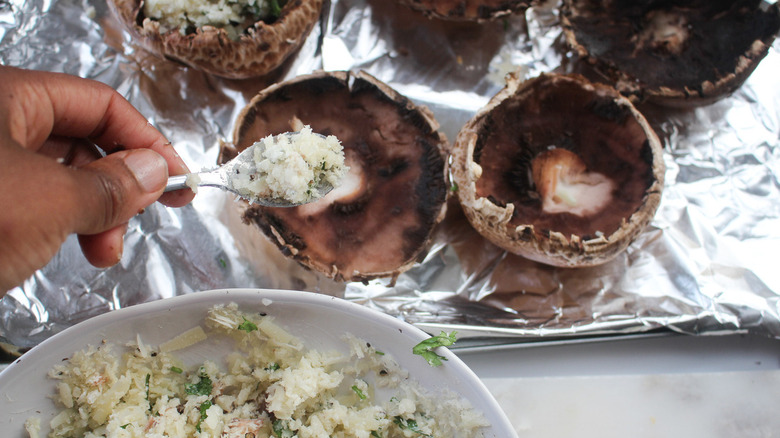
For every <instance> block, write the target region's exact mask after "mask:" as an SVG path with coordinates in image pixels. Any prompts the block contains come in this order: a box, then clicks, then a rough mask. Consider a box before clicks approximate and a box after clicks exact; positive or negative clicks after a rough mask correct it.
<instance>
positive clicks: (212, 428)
mask: <svg viewBox="0 0 780 438" xmlns="http://www.w3.org/2000/svg"><path fill="white" fill-rule="evenodd" d="M204 325H205V332H206V334H207V335H208V336H209V337H214V336H218V337H221V338H218V339H219V340H220V342H223V341H224V340H222V338H226V339H227V340H228V341H229V339H232V341H233V342H234V344H235V351H234V352H233V353H231V354H229V355H228V356H227V357H225V358H224V359H225V360H224V363H221V364H220V363H218V362H217V361H216V358H215V360H214V361H211V360H207V361H205V362H203V364H202V365H201V366H198V367H195V368H187V367H185V366H184V365H183V364H182V363H181V362H180V361H179V360H178V359H177V358H176V357H175V356H174V355H173V353H168V352H162V351H160V349H159V348H154V347H152V346H150V345H147V344H144V343H143V342H142V340H141V339H138V340H137V341H136V342H134V343H132V344H131V345H129V346H128V347H127V348H125V350H128V351H126V352H125V353H124V354H123V355H121V356H120V355H119V354H118V353H117V350H118V349H120V348H119V347H117V346H113V345H111V344H105V345H101V346H99V347H90V348H88V349H86V350H84V351H80V352H77V353H76V354H74V355H73V357H71V358H70V359H69V360H68V361H67V362H66V363H63V364H62V365H59V366H57V367H55V368H54V369H53V370H52V371H51V372H50V377H52V378H53V379H56V381H57V385H56V388H57V391H56V395H55V397H54V399H55V402H56V403H57V404H58V405H59V406H61V408H62V410H61V412H60V413H59V414H58V415H56V416H55V417H54V418H53V420H52V421H51V432H50V433H49V437H62V438H69V437H79V438H82V437H83V438H97V437H111V438H114V437H116V438H131V437H149V438H157V437H177V438H188V437H194V438H207V437H209V438H246V437H254V438H260V437H279V438H290V437H299V438H314V437H316V438H352V437H354V438H376V437H379V438H400V437H405V438H409V437H441V438H443V437H448V438H449V437H452V438H459V437H463V438H465V437H469V438H472V437H473V438H476V437H482V436H483V434H482V432H481V430H482V428H483V427H485V426H488V424H487V422H486V420H485V418H484V416H482V415H481V414H480V413H478V412H476V411H475V410H474V409H473V408H472V407H471V406H470V405H469V404H468V402H466V401H464V400H462V399H461V398H460V397H458V396H456V395H455V394H454V393H451V392H446V393H440V394H435V395H431V394H428V393H425V392H424V391H423V390H422V389H421V387H420V385H419V384H418V383H417V382H415V381H414V380H413V379H410V378H409V376H408V373H407V372H406V371H405V370H403V369H401V368H400V367H399V366H398V365H397V363H396V362H394V360H393V359H392V358H391V357H389V356H388V355H385V354H382V353H381V352H380V351H378V350H376V349H375V348H374V347H372V346H370V345H368V344H367V343H366V342H365V341H363V340H360V339H358V338H356V337H354V336H352V335H345V336H344V338H343V340H344V342H346V344H347V345H348V346H349V351H350V353H349V355H344V354H342V353H340V352H337V351H318V350H314V349H307V348H305V346H304V345H303V343H302V342H301V340H300V339H298V338H297V337H295V336H293V335H292V334H290V333H289V332H287V331H286V330H285V329H284V328H282V327H280V326H279V325H277V324H275V323H274V322H273V318H272V317H270V316H262V315H258V314H246V313H243V312H241V311H239V309H238V307H237V306H236V305H235V304H231V305H228V306H216V307H214V308H212V309H211V310H210V311H209V312H208V316H207V318H206V321H205V323H204ZM29 426H30V427H29V428H28V429H29V430H30V432H31V436H35V435H34V434H35V433H37V428H36V426H37V424H36V422H35V421H29Z"/></svg>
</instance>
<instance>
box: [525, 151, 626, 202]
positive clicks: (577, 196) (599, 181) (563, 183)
mask: <svg viewBox="0 0 780 438" xmlns="http://www.w3.org/2000/svg"><path fill="white" fill-rule="evenodd" d="M531 175H532V178H533V181H534V184H535V185H536V190H537V192H538V193H539V196H540V197H541V199H542V210H543V211H544V212H545V213H571V214H575V215H577V216H585V215H588V214H592V213H596V212H598V211H600V210H601V209H602V208H604V207H605V206H606V205H608V204H609V201H610V200H611V199H612V190H613V188H614V185H613V183H612V181H611V180H610V179H609V178H608V177H606V176H604V175H602V174H600V173H597V172H588V169H587V166H586V165H585V163H584V162H583V161H582V159H581V158H580V157H579V156H578V155H577V154H575V153H574V152H571V151H569V150H567V149H562V148H556V147H552V148H550V149H548V150H546V151H544V152H542V153H541V154H539V155H537V156H536V158H534V159H533V161H532V163H531Z"/></svg>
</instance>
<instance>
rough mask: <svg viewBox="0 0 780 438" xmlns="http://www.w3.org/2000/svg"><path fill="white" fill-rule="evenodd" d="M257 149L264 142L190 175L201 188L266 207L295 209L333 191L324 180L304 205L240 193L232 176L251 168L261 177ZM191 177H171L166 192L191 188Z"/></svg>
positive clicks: (275, 138) (276, 136) (315, 187)
mask: <svg viewBox="0 0 780 438" xmlns="http://www.w3.org/2000/svg"><path fill="white" fill-rule="evenodd" d="M296 133H297V132H284V133H282V134H278V135H275V136H274V137H273V139H274V140H278V139H279V137H281V136H292V135H294V134H296ZM314 134H315V135H316V136H317V137H318V138H321V139H322V140H324V139H325V136H324V135H322V134H317V133H314ZM256 148H265V146H264V145H263V143H262V142H256V143H255V144H253V145H252V146H250V147H248V148H246V149H244V150H243V151H241V153H240V154H238V155H237V156H236V157H235V158H233V159H232V160H230V161H228V162H227V163H225V164H223V165H222V166H219V167H217V168H216V169H212V170H204V171H201V172H197V173H194V174H190V175H196V176H197V177H196V178H193V181H197V186H199V187H201V186H207V187H217V188H220V189H223V190H227V191H229V192H231V193H235V194H236V195H238V196H240V197H241V198H244V199H246V200H247V201H249V202H250V203H254V204H259V205H262V206H265V207H295V206H298V205H302V204H306V203H309V202H313V201H316V200H317V199H320V198H322V197H323V196H325V195H326V194H327V193H328V192H330V191H331V190H333V186H332V185H331V184H330V183H328V182H327V181H324V180H320V182H319V184H318V185H316V186H314V187H312V194H313V196H311V197H310V198H309V199H308V200H307V201H305V202H302V203H293V202H291V201H289V200H286V199H282V198H273V197H252V196H248V195H246V194H242V193H239V192H238V190H237V189H236V188H234V187H233V183H232V180H231V176H232V175H236V174H237V170H238V169H242V171H246V169H247V168H250V169H251V170H254V171H255V175H261V174H260V173H259V172H257V171H256V169H255V159H254V156H255V149H256ZM250 174H251V172H250ZM190 175H176V176H171V177H169V178H168V183H167V184H166V185H165V191H166V192H170V191H174V190H181V189H185V188H189V187H190V185H189V184H187V179H188V177H189V176H190ZM261 177H262V176H261Z"/></svg>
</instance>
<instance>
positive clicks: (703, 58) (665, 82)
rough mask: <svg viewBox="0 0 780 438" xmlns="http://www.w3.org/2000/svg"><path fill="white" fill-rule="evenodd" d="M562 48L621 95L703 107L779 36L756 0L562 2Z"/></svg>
mask: <svg viewBox="0 0 780 438" xmlns="http://www.w3.org/2000/svg"><path fill="white" fill-rule="evenodd" d="M561 21H562V23H563V27H564V33H565V34H566V39H567V40H568V42H569V44H570V45H571V46H572V47H573V48H574V49H575V50H577V52H578V53H579V54H580V55H581V56H584V57H586V58H587V59H588V60H590V61H592V62H593V63H594V64H595V65H596V67H597V68H598V69H599V70H600V71H601V72H602V73H603V74H606V75H607V76H608V77H609V78H610V79H611V80H613V81H614V83H615V86H616V88H617V89H618V90H619V91H621V92H622V93H624V94H625V95H629V96H635V97H637V98H639V99H648V100H652V101H655V102H658V103H662V104H669V105H675V106H679V105H690V104H703V103H709V102H711V101H713V100H715V99H718V98H721V97H723V96H726V95H728V94H729V93H730V92H732V91H734V90H735V89H737V88H738V87H739V86H741V85H742V83H743V82H744V81H745V79H747V77H748V76H749V75H750V73H752V71H753V70H754V69H755V68H756V66H757V65H758V63H759V62H760V61H761V59H762V58H763V57H764V56H765V55H766V53H767V51H768V50H769V47H770V46H771V44H772V42H773V41H774V39H775V36H776V34H777V32H778V30H780V8H779V7H778V5H777V4H772V5H769V4H764V3H763V1H762V0H685V1H675V2H669V1H665V0H640V1H636V0H610V1H607V2H604V1H602V0H565V1H564V4H563V6H562V9H561Z"/></svg>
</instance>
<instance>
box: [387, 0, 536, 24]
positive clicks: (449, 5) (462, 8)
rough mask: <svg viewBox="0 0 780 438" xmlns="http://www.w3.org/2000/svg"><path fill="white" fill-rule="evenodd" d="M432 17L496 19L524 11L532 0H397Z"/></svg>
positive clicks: (473, 19) (457, 19) (476, 19)
mask: <svg viewBox="0 0 780 438" xmlns="http://www.w3.org/2000/svg"><path fill="white" fill-rule="evenodd" d="M396 1H397V2H398V3H400V4H403V5H406V6H409V7H411V8H412V9H415V10H417V11H420V12H422V13H424V14H425V15H426V16H428V17H431V18H439V19H443V20H454V21H485V20H494V19H496V18H499V17H503V16H505V15H509V14H512V13H516V12H522V11H524V10H526V9H528V7H529V6H530V4H531V3H532V2H531V1H530V0H396Z"/></svg>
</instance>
